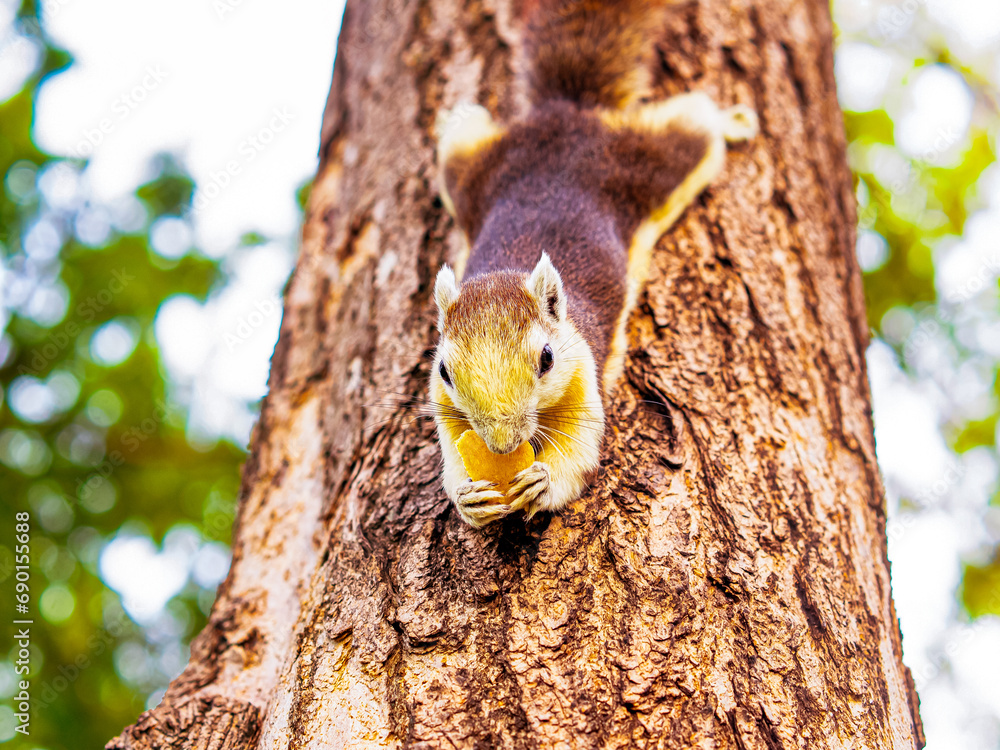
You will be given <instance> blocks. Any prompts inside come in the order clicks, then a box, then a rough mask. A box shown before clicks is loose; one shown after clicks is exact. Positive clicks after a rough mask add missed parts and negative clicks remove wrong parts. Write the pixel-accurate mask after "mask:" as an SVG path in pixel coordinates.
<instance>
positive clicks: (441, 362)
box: [431, 253, 589, 453]
mask: <svg viewBox="0 0 1000 750" xmlns="http://www.w3.org/2000/svg"><path fill="white" fill-rule="evenodd" d="M434 299H435V301H436V302H437V307H438V312H439V317H438V330H439V332H440V342H439V344H438V348H437V356H436V357H435V360H434V369H433V371H432V374H431V393H432V394H434V399H435V401H437V402H438V403H440V404H443V405H444V406H446V407H454V408H457V409H459V410H460V411H461V412H462V414H463V415H464V417H465V419H466V420H467V421H468V422H469V424H470V425H471V426H472V428H473V429H474V430H475V431H476V432H477V433H478V434H479V436H480V437H481V438H482V439H483V441H484V442H485V443H486V445H487V446H488V447H489V449H490V450H491V451H493V452H494V453H510V452H511V451H513V450H515V449H516V448H517V447H518V446H520V445H521V444H522V443H524V442H525V441H526V440H529V439H531V438H532V437H534V436H535V433H536V431H537V429H538V412H539V410H540V409H545V408H546V407H549V406H553V405H554V404H556V403H558V402H560V401H561V400H563V399H564V398H565V395H566V391H567V389H568V388H570V387H572V384H573V383H574V382H576V381H578V380H579V379H578V378H575V377H574V376H575V375H576V373H577V371H578V370H579V369H580V368H581V367H582V363H583V358H584V357H585V356H586V354H587V353H589V348H588V347H587V344H586V342H585V341H584V340H583V338H582V337H581V336H579V335H577V332H576V328H575V327H574V326H573V324H572V322H571V321H570V320H569V317H568V316H567V313H566V294H565V292H564V291H563V284H562V279H561V278H560V276H559V272H558V271H556V269H555V267H554V266H553V265H552V262H551V261H550V260H549V256H548V255H546V254H545V253H542V257H541V259H540V260H539V261H538V265H536V266H535V269H534V270H533V271H532V272H531V273H530V274H523V273H515V272H512V271H499V272H494V273H488V274H484V275H481V276H476V277H473V278H471V279H469V280H468V281H466V282H465V283H464V284H462V287H461V289H459V286H458V284H457V283H456V281H455V274H454V272H453V271H452V270H451V268H449V267H448V266H444V267H443V268H442V269H441V271H440V272H439V273H438V276H437V282H436V284H435V286H434ZM581 346H582V347H583V349H585V350H586V352H581V351H580V347H581ZM441 418H443V419H447V415H442V417H441Z"/></svg>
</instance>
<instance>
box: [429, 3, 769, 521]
mask: <svg viewBox="0 0 1000 750" xmlns="http://www.w3.org/2000/svg"><path fill="white" fill-rule="evenodd" d="M528 2H529V7H528V8H527V9H526V12H527V20H526V22H525V32H524V45H523V50H522V54H523V59H524V61H525V66H526V69H525V74H526V76H527V81H528V84H529V87H530V92H531V105H532V106H531V109H530V110H529V111H528V112H527V113H526V115H525V116H524V117H522V118H520V119H519V120H516V121H514V122H511V123H497V122H495V121H494V120H493V118H492V117H491V115H490V113H489V112H487V111H486V109H484V108H483V107H481V106H479V105H474V104H461V105H459V106H457V107H455V108H454V109H453V110H452V111H451V112H450V113H442V114H441V116H440V117H439V120H438V166H439V171H440V177H441V197H442V201H443V203H444V204H445V206H446V207H447V208H448V210H449V211H450V212H451V214H452V215H453V216H454V217H455V222H456V224H457V225H458V226H459V227H460V228H461V230H462V232H463V234H464V235H465V238H466V240H467V251H466V252H465V253H463V254H462V255H460V256H459V257H458V258H457V259H456V264H455V265H456V268H455V271H453V270H452V269H451V268H449V267H448V266H445V267H443V268H442V269H441V271H440V272H439V273H438V276H437V280H436V282H435V287H434V299H435V302H436V304H437V308H438V313H439V316H438V330H439V333H440V342H439V344H438V349H437V355H436V357H435V362H434V369H433V370H432V372H431V384H430V390H431V399H432V403H433V404H434V408H435V409H436V410H437V412H436V414H435V421H436V423H437V428H438V437H439V441H440V444H441V452H442V456H443V459H444V469H443V472H442V477H443V481H444V486H445V490H446V491H447V493H448V496H449V497H450V498H451V499H452V500H453V501H454V502H455V504H456V506H457V507H458V510H459V513H460V514H461V516H462V518H463V519H464V520H466V521H467V522H468V523H470V524H472V525H473V526H482V525H484V524H487V523H490V522H492V521H494V520H496V519H498V518H502V517H504V516H506V515H509V514H511V513H513V512H517V511H519V510H525V511H527V512H528V514H529V515H531V514H533V513H534V512H536V511H538V510H556V509H558V508H561V507H562V506H564V505H565V504H566V503H568V502H570V501H571V500H573V499H575V498H576V497H578V496H579V494H580V493H581V492H582V491H583V489H584V487H585V486H586V477H587V475H588V474H589V473H590V472H591V471H593V470H594V469H595V468H596V467H597V466H598V463H599V458H600V446H601V440H602V436H603V432H604V406H603V402H604V400H605V399H608V398H609V397H610V396H611V395H612V394H613V392H614V387H615V384H616V383H617V381H618V379H619V376H620V375H621V373H622V368H623V365H624V361H625V354H626V350H627V337H626V335H625V330H626V323H627V321H628V318H629V315H630V314H631V312H632V310H634V309H635V306H636V303H637V302H638V299H639V294H640V292H641V290H642V287H643V284H644V283H645V281H646V278H647V276H648V273H649V264H650V258H651V257H652V252H653V248H654V247H655V246H656V244H657V241H658V240H659V238H660V237H661V236H662V235H663V233H664V232H666V231H667V229H669V227H670V226H671V224H673V222H674V221H675V220H676V219H677V217H678V216H679V215H680V214H681V212H682V211H683V210H684V209H685V207H686V206H688V205H690V204H691V202H692V201H694V200H695V199H696V198H697V196H698V195H699V194H700V193H701V191H702V190H703V189H704V188H705V186H706V185H708V184H709V183H710V182H711V181H712V180H713V179H714V178H715V177H716V176H717V175H718V174H719V172H720V171H721V169H722V167H723V164H724V162H725V155H726V141H727V140H744V139H746V138H749V137H751V136H752V135H753V134H754V133H755V132H756V128H757V123H756V116H755V115H754V113H753V111H752V110H750V109H749V108H746V107H733V108H730V109H728V110H720V109H719V107H718V106H716V104H715V102H714V101H712V99H711V98H710V97H709V96H707V95H706V94H704V93H691V94H683V95H680V96H675V97H671V98H670V99H667V100H665V101H656V102H648V103H644V102H643V99H645V98H648V95H649V88H650V78H651V69H652V60H653V53H654V51H655V47H656V44H655V39H656V32H657V29H658V28H660V27H661V24H662V14H661V12H662V11H663V10H664V8H665V6H666V5H667V4H668V3H667V2H665V1H664V2H650V1H648V0H610V1H609V2H598V1H597V0H528ZM468 430H474V431H475V432H476V434H477V435H479V437H480V438H481V439H482V441H483V442H484V443H485V445H486V447H487V448H488V450H489V451H491V452H493V453H499V454H506V453H510V452H512V451H515V450H518V449H519V447H520V446H521V445H523V444H524V443H525V442H530V443H531V444H532V446H533V447H534V449H535V461H534V463H533V464H532V465H531V467H529V468H528V469H525V470H523V471H522V472H521V473H519V474H518V475H517V476H516V477H515V480H514V484H513V485H512V486H511V487H510V489H508V490H506V491H505V492H503V493H501V492H499V491H498V490H497V488H496V487H495V486H493V485H491V483H490V482H489V481H485V480H481V481H477V482H473V481H472V480H471V479H470V476H469V473H468V471H467V470H466V466H465V464H464V461H463V458H462V456H460V454H459V452H458V449H457V445H458V441H459V439H460V437H461V435H462V434H464V433H465V432H467V431H468Z"/></svg>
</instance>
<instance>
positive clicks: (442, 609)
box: [109, 0, 923, 750]
mask: <svg viewBox="0 0 1000 750" xmlns="http://www.w3.org/2000/svg"><path fill="white" fill-rule="evenodd" d="M495 3H496V4H494V2H493V0H471V2H468V3H466V4H464V5H462V4H457V3H455V2H454V1H453V0H417V1H408V0H378V1H377V2H367V1H362V0H349V2H348V7H347V12H346V15H345V18H344V25H343V30H342V32H341V38H340V44H339V51H338V55H337V63H336V69H335V71H334V78H333V85H332V90H331V92H330V99H329V104H328V108H327V113H326V116H325V121H324V124H323V146H322V152H321V153H322V163H321V166H320V169H319V173H318V175H317V177H316V181H315V186H314V188H313V192H312V195H311V198H310V202H309V207H308V215H307V221H306V225H305V229H304V232H303V238H302V252H301V257H300V260H299V264H298V267H297V269H296V271H295V273H294V276H293V278H292V280H291V281H290V283H289V285H288V290H287V293H286V303H285V316H284V321H283V323H282V328H281V335H280V340H279V342H278V346H277V349H276V351H275V354H274V359H273V364H272V371H271V380H270V394H269V395H268V397H267V400H266V402H265V404H264V408H263V412H262V415H261V418H260V422H259V425H258V427H257V430H256V433H255V436H254V441H253V447H252V455H251V458H250V460H249V462H248V464H247V467H246V470H245V473H244V480H243V491H242V497H241V503H240V511H239V517H238V519H237V521H236V528H235V533H234V547H233V565H232V570H231V572H230V574H229V577H228V578H227V580H226V581H225V583H224V584H223V586H222V587H221V588H220V590H219V595H218V599H217V601H216V603H215V607H214V609H213V611H212V615H211V618H210V622H209V624H208V626H207V627H206V628H205V630H204V631H203V632H202V633H201V634H200V635H199V636H198V638H197V639H196V640H195V642H194V644H193V646H192V654H191V662H190V664H189V665H188V667H187V669H186V670H185V671H184V673H183V674H182V675H181V676H180V677H179V678H178V679H177V680H176V681H175V682H174V683H173V684H172V685H171V687H170V689H169V691H168V692H167V694H166V697H165V698H164V700H163V702H162V704H161V705H160V706H159V707H157V708H156V709H154V710H152V711H149V712H147V713H146V714H144V715H143V716H142V717H140V719H139V721H138V722H137V724H136V725H134V726H132V727H129V728H128V729H126V730H125V731H124V732H123V734H122V735H121V736H120V737H118V738H116V739H115V740H113V741H112V742H111V743H110V744H109V747H113V748H147V747H165V746H169V747H185V748H284V747H294V748H306V747H309V748H320V747H330V748H368V747H408V748H438V747H454V748H487V747H496V748H511V749H513V748H626V747H636V748H653V747H656V748H678V749H680V748H692V747H699V748H732V749H733V750H758V749H759V750H778V749H779V748H781V749H784V750H788V749H789V748H810V750H815V749H816V748H913V747H917V748H919V747H922V745H923V736H922V731H921V726H920V719H919V716H918V712H917V699H916V693H915V690H914V686H913V681H912V679H911V677H910V674H909V672H908V670H907V669H906V668H905V667H904V666H903V663H902V661H901V644H900V634H899V628H898V625H897V620H896V614H895V611H894V608H893V603H892V598H891V592H890V587H889V566H888V562H887V559H886V541H885V506H884V501H883V489H882V485H881V482H880V478H879V473H878V470H877V467H876V463H875V449H874V439H873V436H872V421H871V408H870V400H869V392H868V383H867V377H866V370H865V358H864V355H865V348H866V345H867V338H868V332H867V331H868V329H867V324H866V321H865V308H864V304H863V298H862V291H861V279H860V272H859V270H858V266H857V263H856V262H855V256H854V221H855V203H854V196H853V192H852V183H851V176H850V173H849V171H848V169H847V166H846V161H845V140H844V129H843V124H842V119H841V113H840V110H839V108H838V105H837V100H836V96H835V91H834V81H833V65H832V61H833V55H832V27H831V21H830V16H829V10H828V5H827V2H826V0H772V1H771V2H766V3H760V4H756V3H752V2H748V1H744V2H740V1H739V0H699V1H698V2H696V3H692V4H686V5H681V6H679V7H678V8H676V9H675V11H674V12H673V13H672V14H671V18H670V20H669V23H668V26H667V28H665V29H664V30H663V35H662V39H660V40H659V50H660V61H661V66H660V70H659V71H658V74H657V82H658V83H657V91H658V94H659V95H662V96H667V95H670V94H674V93H679V92H682V91H687V90H692V89H699V90H704V91H707V92H709V93H710V94H711V95H712V96H713V97H714V98H715V99H716V100H717V101H718V102H720V104H723V105H731V104H735V103H740V102H741V103H746V104H749V105H751V106H753V107H754V108H755V109H756V110H757V112H758V113H759V115H760V120H761V125H762V133H761V135H760V136H759V137H758V138H757V139H756V140H755V141H753V142H752V143H751V144H749V145H748V146H746V147H743V148H740V149H737V150H736V151H735V152H733V153H732V154H731V155H730V157H729V158H728V162H727V166H726V169H725V172H724V174H723V176H722V178H721V179H720V180H719V181H718V183H717V185H716V186H715V187H713V188H711V189H710V190H709V191H708V192H707V193H706V194H705V196H703V197H702V199H701V200H700V201H699V202H698V203H697V204H696V205H695V206H693V207H692V208H690V209H689V210H688V211H687V212H686V214H685V215H684V216H683V217H682V219H681V221H680V222H679V223H678V225H677V226H676V227H675V228H674V229H673V230H672V231H671V232H670V233H669V234H668V235H667V236H666V237H665V238H664V239H662V240H661V242H660V246H659V248H658V250H657V253H656V255H655V257H654V262H653V268H652V278H651V282H650V284H649V288H648V291H647V293H646V294H645V295H644V297H643V299H642V303H641V305H640V308H639V309H638V310H637V311H636V313H635V314H634V315H633V316H632V320H631V322H630V326H629V344H630V350H629V355H628V359H627V364H626V371H625V375H624V377H623V380H622V382H621V384H620V386H619V387H618V389H617V391H616V392H615V393H614V394H613V396H612V398H611V399H610V403H609V409H608V418H609V420H608V421H609V427H608V430H607V433H606V436H605V441H604V447H603V452H602V455H603V462H602V466H601V469H600V471H599V473H598V475H597V476H596V478H595V479H594V481H593V482H592V487H591V489H590V490H589V491H587V492H586V493H585V494H584V496H583V497H582V498H581V499H580V500H578V501H577V502H575V503H573V504H571V506H570V507H569V508H568V509H567V510H566V511H565V512H563V513H560V514H559V515H557V516H555V517H549V516H545V517H537V518H535V519H533V520H532V521H531V522H529V523H525V521H524V519H523V517H519V518H514V519H509V520H506V521H504V522H502V523H499V524H495V525H493V526H490V527H488V528H487V529H485V530H484V531H475V530H473V529H471V528H469V527H468V526H466V525H464V524H463V523H462V522H461V521H460V520H459V518H458V516H457V514H456V512H455V511H454V509H453V508H452V507H451V505H450V504H449V501H448V500H447V498H446V497H445V495H444V492H443V491H442V489H441V486H440V481H439V469H440V453H439V449H438V446H437V444H436V441H435V436H434V431H433V424H432V423H431V422H430V421H429V420H420V419H418V420H414V419H413V417H414V416H415V414H414V411H413V409H412V408H410V407H407V406H404V405H402V402H403V401H404V400H405V398H406V397H408V396H418V397H419V396H422V395H423V394H424V393H425V391H426V382H427V377H428V374H429V364H430V360H429V358H428V357H427V356H425V353H426V352H427V351H428V350H429V348H430V347H432V346H433V343H434V341H435V333H434V321H435V312H434V309H433V304H432V301H431V291H432V284H433V277H434V274H435V273H436V271H437V269H438V268H439V266H440V265H441V264H442V263H443V262H446V261H448V260H450V259H453V258H454V257H455V255H456V253H457V251H458V248H459V242H460V239H459V234H458V231H457V229H456V228H455V227H454V226H453V224H452V222H451V220H450V219H449V218H448V216H447V214H446V212H445V211H444V209H443V208H442V206H441V203H440V201H439V200H438V198H437V197H436V196H437V192H436V170H435V166H434V159H433V152H434V144H433V140H432V135H431V128H432V124H433V122H434V118H435V114H436V113H437V112H438V111H439V110H440V109H441V108H443V107H450V106H453V105H454V104H456V103H457V102H459V101H461V100H474V101H477V102H479V103H481V104H483V105H484V106H486V107H487V108H488V109H490V110H491V112H492V113H493V114H494V116H496V117H498V118H510V117H513V116H516V115H517V114H518V113H519V112H520V111H522V109H523V107H524V103H525V99H524V94H523V91H522V89H521V87H520V85H519V84H518V77H517V72H516V68H517V62H516V59H515V55H514V54H513V52H512V50H516V49H517V44H518V39H519V23H520V21H519V19H518V18H517V17H516V8H512V7H511V6H509V5H508V4H507V3H506V2H505V1H504V0H495ZM398 394H401V395H398ZM387 401H389V402H393V401H395V402H399V403H400V405H398V406H395V407H390V408H388V409H386V408H381V409H380V408H376V406H375V405H376V404H378V403H380V402H387Z"/></svg>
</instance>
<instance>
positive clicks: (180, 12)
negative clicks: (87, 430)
mask: <svg viewBox="0 0 1000 750" xmlns="http://www.w3.org/2000/svg"><path fill="white" fill-rule="evenodd" d="M43 7H44V8H45V14H44V23H45V26H46V28H47V29H48V31H49V33H50V34H52V36H53V37H54V38H55V39H56V40H57V41H58V42H59V43H61V44H62V45H64V46H65V47H66V48H67V49H69V50H70V51H71V52H72V54H73V55H74V57H75V64H74V65H73V66H72V67H71V68H70V69H69V70H68V71H67V72H66V73H63V74H61V75H58V76H56V77H54V78H53V79H51V80H50V81H49V82H48V83H47V84H46V85H45V86H44V87H43V88H42V90H41V93H40V95H39V100H38V116H37V121H36V127H35V136H36V139H37V141H38V143H39V144H40V145H41V146H42V147H44V148H46V149H47V150H49V151H51V152H53V153H56V154H63V155H75V156H84V157H89V158H90V160H91V161H90V165H89V167H88V169H87V171H86V173H85V180H86V183H87V186H86V189H87V190H88V192H89V193H90V194H91V195H92V196H93V197H94V198H95V199H97V200H98V201H101V202H105V203H109V204H113V203H114V202H115V201H117V200H119V199H120V198H121V197H122V196H127V195H128V194H129V193H131V192H132V191H133V190H134V189H135V187H136V186H137V185H139V184H140V183H142V182H143V181H144V180H145V179H146V178H147V177H148V169H149V163H150V158H151V157H152V156H153V155H154V154H156V153H157V152H159V151H171V152H175V153H179V154H180V155H181V156H182V158H183V160H184V162H185V164H186V166H187V168H188V169H189V170H190V172H191V174H192V175H193V177H194V178H195V181H196V183H197V185H198V192H197V194H196V196H195V199H194V203H195V208H196V213H195V215H194V236H193V237H192V236H191V233H190V232H189V231H188V229H187V226H186V225H185V224H184V222H180V221H174V220H167V221H164V222H162V226H157V227H154V231H153V236H152V239H153V245H154V247H156V248H157V249H158V250H160V251H161V252H162V253H164V254H166V255H177V254H181V253H183V252H185V251H186V250H187V248H188V247H189V246H190V244H191V243H192V242H194V243H195V244H196V245H197V246H198V247H199V248H200V249H201V250H203V251H204V252H207V253H208V254H210V255H215V256H221V255H224V254H227V253H230V252H231V251H232V249H233V247H234V245H235V244H236V242H237V240H238V238H239V237H240V236H241V235H242V234H244V233H245V232H247V231H250V230H257V231H260V232H262V233H263V234H265V235H267V236H270V237H274V238H276V239H277V240H278V241H277V242H275V243H272V244H270V245H266V246H264V247H262V248H258V249H255V250H253V251H242V252H240V253H239V254H237V255H230V256H229V257H228V258H227V262H226V265H227V268H229V269H230V270H231V271H232V272H233V274H234V276H235V282H234V283H233V284H231V285H229V286H228V287H227V288H226V289H225V290H224V292H223V293H222V294H221V295H219V296H217V297H215V298H213V299H212V300H210V301H209V302H208V304H206V305H202V304H199V303H198V302H196V301H195V300H192V299H187V298H174V299H171V300H168V301H167V302H166V303H165V305H164V306H163V308H161V312H160V315H159V316H158V318H157V325H156V334H157V339H158V341H159V343H160V345H161V347H162V350H163V353H164V358H165V360H166V363H167V366H168V369H169V371H170V373H171V375H172V376H173V378H174V379H175V381H177V382H178V383H179V385H180V388H179V394H178V395H179V396H180V397H181V398H182V399H183V400H185V401H188V402H189V403H190V404H191V406H192V420H191V429H192V432H193V433H194V434H195V435H205V436H207V437H211V436H213V435H216V434H227V435H231V436H233V437H234V438H235V439H236V440H237V441H243V442H245V441H246V439H247V438H248V436H249V433H250V427H251V424H252V417H251V415H250V413H249V412H248V411H247V410H246V408H245V406H244V402H245V401H246V400H247V399H249V400H255V399H257V398H260V397H261V396H263V395H264V392H265V389H266V381H267V372H268V365H269V361H270V355H271V351H272V349H273V346H274V341H275V339H276V337H277V332H278V326H279V323H280V319H281V302H280V294H281V288H282V285H283V284H284V281H285V278H287V275H288V273H289V271H290V268H291V264H292V262H293V253H294V248H295V245H296V238H295V236H294V235H295V233H296V232H297V229H298V227H297V220H298V213H297V208H296V206H295V200H294V194H295V189H296V188H298V187H299V186H300V185H301V184H302V183H303V182H304V181H306V180H307V179H309V178H310V177H312V175H313V174H314V173H315V171H316V164H317V151H318V148H319V131H320V124H321V120H322V113H323V107H324V104H325V102H326V95H327V92H328V90H329V86H330V78H331V75H332V71H333V58H334V52H335V50H336V39H337V33H338V31H339V28H340V17H341V14H342V13H343V0H328V1H327V2H321V1H320V0H286V1H285V2H281V3H276V2H261V1H260V0H169V2H164V1H162V0H161V1H160V2H135V0H46V2H45V3H44V6H43ZM109 19H113V21H112V22H109Z"/></svg>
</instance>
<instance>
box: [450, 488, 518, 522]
mask: <svg viewBox="0 0 1000 750" xmlns="http://www.w3.org/2000/svg"><path fill="white" fill-rule="evenodd" d="M495 487H496V484H494V483H493V482H490V481H488V480H485V479H484V480H481V481H479V482H473V481H472V480H471V479H469V480H467V481H465V482H462V483H461V484H460V485H459V486H458V491H457V497H456V498H455V504H456V505H457V506H458V513H459V515H461V516H462V520H463V521H465V522H466V523H467V524H469V525H470V526H472V527H474V528H477V529H479V528H482V527H483V526H485V525H486V524H488V523H492V522H493V521H496V520H497V519H498V518H503V517H504V516H506V515H508V514H509V513H511V512H512V511H513V510H514V509H513V507H511V506H510V505H507V504H506V503H505V502H504V498H503V493H501V492H497V491H496V489H495Z"/></svg>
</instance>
